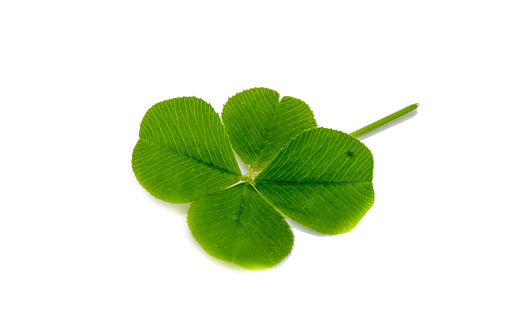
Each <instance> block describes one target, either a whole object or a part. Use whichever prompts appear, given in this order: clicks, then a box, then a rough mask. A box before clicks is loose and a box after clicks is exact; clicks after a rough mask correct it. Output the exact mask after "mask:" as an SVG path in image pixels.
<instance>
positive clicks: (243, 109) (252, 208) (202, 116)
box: [132, 88, 374, 270]
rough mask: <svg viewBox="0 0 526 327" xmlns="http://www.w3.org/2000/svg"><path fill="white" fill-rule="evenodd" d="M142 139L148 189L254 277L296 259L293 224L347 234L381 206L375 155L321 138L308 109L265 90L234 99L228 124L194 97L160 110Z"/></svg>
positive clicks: (356, 144)
mask: <svg viewBox="0 0 526 327" xmlns="http://www.w3.org/2000/svg"><path fill="white" fill-rule="evenodd" d="M139 137H140V139H139V141H138V142H137V145H136V146H135V148H134V150H133V156H132V167H133V171H134V172H135V175H136V177H137V180H138V181H139V183H140V184H141V185H142V186H143V187H144V188H145V189H146V190H147V191H148V192H149V193H150V194H151V195H153V196H155V197H156V198H159V199H161V200H164V201H167V202H170V203H187V202H192V204H191V206H190V209H189V211H188V226H189V228H190V231H191V232H192V235H193V236H194V238H195V239H196V240H197V242H198V243H199V244H200V245H201V246H202V247H203V249H204V250H205V251H206V252H208V253H209V254H210V255H212V256H214V257H216V258H218V259H221V260H225V261H228V262H232V263H234V264H237V265H239V266H241V267H244V268H247V269H251V270H259V269H265V268H269V267H272V266H275V265H276V264H278V263H279V262H281V261H282V260H283V259H284V258H285V257H287V256H288V255H289V253H290V251H291V250H292V246H293V241H294V236H293V234H292V231H291V229H290V226H289V224H288V223H287V221H286V220H285V216H286V217H288V218H290V219H292V220H294V221H296V222H298V223H299V224H301V225H304V226H306V227H308V228H310V229H313V230H315V231H318V232H320V233H324V234H340V233H346V232H349V231H350V230H351V229H353V228H354V227H355V226H356V224H357V223H358V222H359V221H360V219H361V218H362V217H363V216H364V215H365V213H366V212H367V211H368V210H369V209H370V208H371V206H372V205H373V202H374V191H373V185H372V178H373V157H372V154H371V152H370V151H369V149H368V148H367V147H366V146H365V145H364V144H362V143H361V142H360V141H358V140H357V139H356V138H354V137H353V136H351V135H348V134H345V133H343V132H339V131H335V130H331V129H327V128H318V127H317V125H316V121H315V120H314V115H313V114H312V111H311V110H310V109H309V107H308V106H307V104H305V103H304V102H303V101H301V100H299V99H295V98H292V97H283V98H282V99H280V97H279V94H278V93H277V92H275V91H273V90H269V89H266V88H254V89H250V90H246V91H243V92H240V93H238V94H236V95H235V96H233V97H231V98H230V99H229V100H228V102H227V103H226V104H225V106H224V109H223V112H222V121H221V119H220V117H219V115H218V114H217V113H216V112H215V111H214V109H213V108H212V106H210V104H208V103H206V102H205V101H203V100H201V99H198V98H195V97H182V98H176V99H172V100H167V101H163V102H160V103H158V104H156V105H154V106H153V107H152V108H150V110H148V112H147V113H146V115H145V117H144V119H143V121H142V123H141V128H140V132H139ZM234 151H235V153H237V155H238V156H239V158H240V159H241V160H242V161H243V162H244V163H246V164H247V165H248V168H249V173H248V174H246V175H242V173H241V170H240V168H239V166H238V164H237V162H236V158H235V155H234Z"/></svg>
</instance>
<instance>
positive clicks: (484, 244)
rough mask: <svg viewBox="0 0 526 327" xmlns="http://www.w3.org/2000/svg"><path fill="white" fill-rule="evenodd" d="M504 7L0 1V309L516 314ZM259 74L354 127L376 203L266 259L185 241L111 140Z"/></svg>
mask: <svg viewBox="0 0 526 327" xmlns="http://www.w3.org/2000/svg"><path fill="white" fill-rule="evenodd" d="M523 5H524V2H523V1H502V0H501V1H480V0H479V1H462V0H455V1H439V2H437V1H434V2H431V1H359V2H358V1H356V2H354V1H327V0H325V1H268V0H267V1H257V2H255V1H238V2H235V1H167V2H156V1H144V2H142V3H140V2H137V1H122V2H117V1H86V2H84V3H81V2H79V1H3V2H2V4H1V5H0V35H1V45H0V46H1V49H0V57H1V60H0V110H1V115H0V145H1V152H0V153H1V154H0V157H1V159H0V176H1V177H0V192H1V200H0V201H1V204H0V325H1V326H3V327H4V326H5V327H11V326H285V325H288V326H525V325H526V281H525V280H526V278H525V276H526V263H525V259H526V237H525V232H526V210H525V208H524V199H525V195H526V192H525V188H524V185H525V182H526V176H525V172H524V167H525V166H526V160H525V158H526V155H525V141H526V137H525V135H524V134H525V133H524V132H523V130H524V112H525V110H526V97H525V91H526V64H525V62H526V59H525V58H526V49H525V32H526V20H525V18H524V17H525V16H524V15H525V12H526V11H525V9H524V7H523ZM256 86H263V87H268V88H272V89H274V90H277V91H278V92H280V94H281V95H282V96H285V95H288V96H293V97H296V98H300V99H302V100H304V101H305V102H307V103H308V104H309V105H310V107H311V109H312V110H313V112H314V114H315V116H316V119H317V121H318V124H319V125H320V126H324V127H330V128H334V129H339V130H342V131H345V132H352V131H354V130H356V129H358V128H360V127H362V126H364V125H366V124H368V123H370V122H372V121H374V120H377V119H379V118H381V117H383V116H385V115H388V114H390V113H391V112H393V111H395V110H398V109H401V108H402V107H405V106H406V105H409V104H411V103H415V102H419V103H420V108H419V109H418V114H417V115H415V116H413V117H411V118H410V119H407V120H405V121H403V122H402V123H399V124H397V125H394V126H391V127H390V128H387V129H383V131H381V132H380V133H376V134H374V135H370V136H368V137H366V136H364V137H362V138H361V140H362V141H363V142H364V143H365V144H366V145H367V146H368V147H369V148H370V149H371V150H372V152H373V154H374V158H375V172H374V174H375V175H374V186H375V191H376V202H375V204H374V206H373V208H372V209H371V210H370V211H369V213H368V214H367V215H366V216H365V218H364V219H363V220H362V222H361V223H360V224H359V225H358V227H357V228H355V229H354V230H353V231H352V232H350V233H348V234H344V235H339V236H332V237H323V236H319V235H313V234H309V233H306V232H304V231H302V230H300V229H299V228H298V227H297V226H293V231H294V234H295V246H294V249H293V251H292V254H291V256H290V257H289V258H288V259H286V260H285V261H284V262H283V263H282V264H280V265H279V266H278V267H276V268H274V269H270V270H266V271H261V272H250V271H245V270H242V269H241V268H237V267H236V266H233V265H231V264H227V263H223V262H220V261H218V260H216V259H214V258H212V257H210V256H209V255H207V254H206V253H205V252H204V251H203V250H202V249H201V248H200V247H199V245H198V244H197V243H196V242H195V241H194V239H193V238H192V236H191V234H190V231H189V229H188V227H187V224H186V212H187V210H188V207H189V205H170V204H166V203H163V202H161V201H159V200H156V199H155V198H153V197H151V196H150V195H149V194H148V193H147V192H146V191H145V190H144V189H142V188H141V186H140V185H139V184H138V183H137V181H136V179H135V176H134V174H133V172H132V169H131V153H132V149H133V147H134V145H135V143H136V142H137V140H138V133H139V125H140V122H141V119H142V117H143V115H144V114H145V113H146V111H147V110H148V109H149V108H150V107H151V106H152V105H153V104H155V103H157V102H160V101H162V100H166V99H170V98H174V97H180V96H197V97H200V98H202V99H204V100H206V101H208V102H209V103H211V104H212V105H213V107H214V108H215V109H216V110H217V111H218V112H220V111H221V110H222V106H223V104H224V103H225V102H226V101H227V99H228V97H230V96H232V95H234V94H235V93H237V92H239V91H242V90H244V89H247V88H252V87H256Z"/></svg>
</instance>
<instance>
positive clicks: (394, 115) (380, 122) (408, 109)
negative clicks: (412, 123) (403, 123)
mask: <svg viewBox="0 0 526 327" xmlns="http://www.w3.org/2000/svg"><path fill="white" fill-rule="evenodd" d="M416 108H418V103H415V104H412V105H410V106H407V107H405V108H404V109H401V110H398V111H397V112H395V113H392V114H390V115H389V116H387V117H384V118H382V119H380V120H377V121H375V122H374V123H372V124H369V125H367V126H365V127H362V128H360V129H359V130H357V131H355V132H352V133H351V134H350V135H351V136H352V137H358V136H361V135H363V134H365V133H369V132H370V131H372V130H374V129H377V128H378V127H380V126H382V125H385V124H387V123H388V122H390V121H392V120H395V119H396V118H398V117H402V116H403V115H405V114H408V113H410V112H411V111H413V110H415V109H416Z"/></svg>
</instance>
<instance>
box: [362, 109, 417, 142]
mask: <svg viewBox="0 0 526 327" xmlns="http://www.w3.org/2000/svg"><path fill="white" fill-rule="evenodd" d="M417 114H418V109H417V110H414V111H411V112H410V113H408V114H407V115H404V116H402V117H399V118H397V119H395V120H393V121H390V122H388V123H387V124H385V125H383V126H380V127H378V128H377V129H375V130H372V131H370V132H369V133H366V134H363V135H360V136H358V137H357V139H359V140H360V141H363V140H365V139H368V138H369V137H371V136H374V135H376V134H378V133H381V132H383V131H385V130H387V129H389V128H391V127H394V126H396V125H398V124H401V123H403V122H405V121H406V120H408V119H411V118H413V117H414V116H416V115H417Z"/></svg>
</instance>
